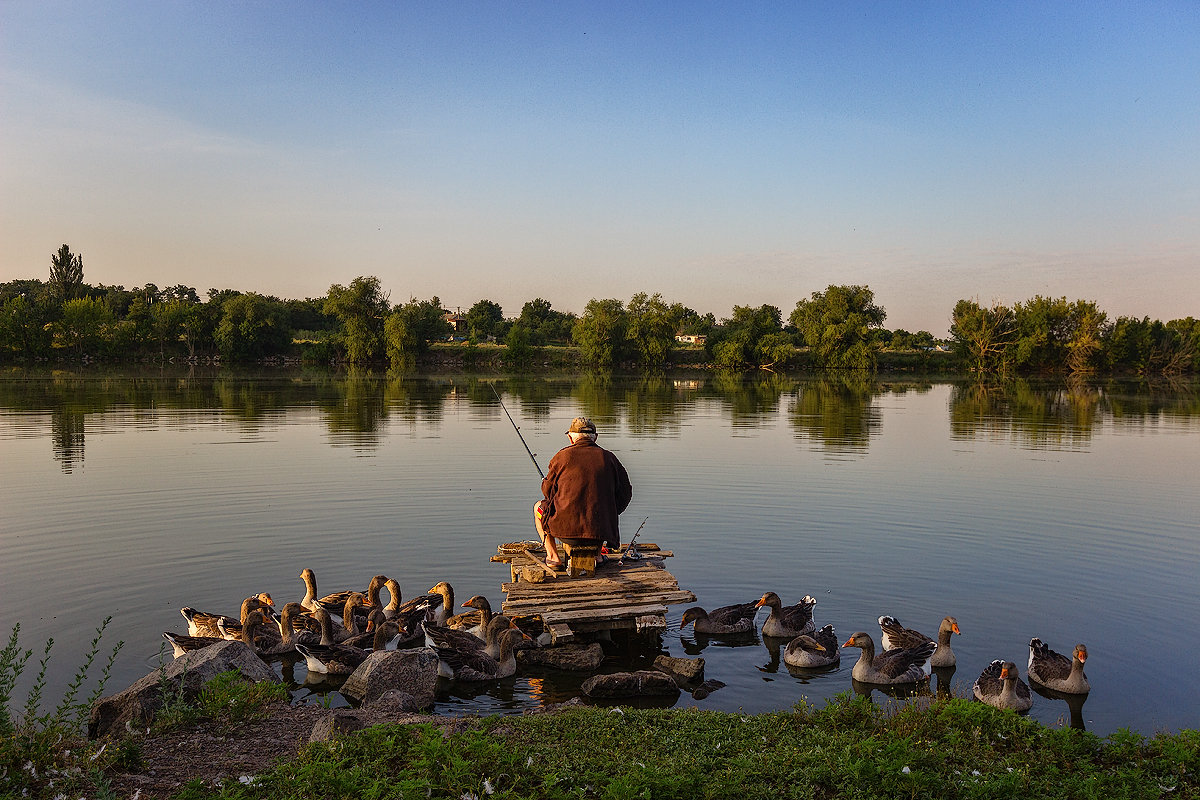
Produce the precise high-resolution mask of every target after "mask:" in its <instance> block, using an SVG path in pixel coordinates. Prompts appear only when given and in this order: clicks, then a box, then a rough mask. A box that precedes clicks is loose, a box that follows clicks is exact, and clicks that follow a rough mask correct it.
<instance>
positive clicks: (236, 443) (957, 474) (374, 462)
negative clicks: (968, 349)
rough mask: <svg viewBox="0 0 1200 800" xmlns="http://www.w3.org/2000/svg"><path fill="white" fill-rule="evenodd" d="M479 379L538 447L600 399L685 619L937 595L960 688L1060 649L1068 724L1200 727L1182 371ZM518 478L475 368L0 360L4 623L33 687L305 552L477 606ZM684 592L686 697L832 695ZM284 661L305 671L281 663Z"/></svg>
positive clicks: (873, 613) (1039, 711)
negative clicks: (1081, 649) (1066, 655)
mask: <svg viewBox="0 0 1200 800" xmlns="http://www.w3.org/2000/svg"><path fill="white" fill-rule="evenodd" d="M495 382H496V384H497V386H498V388H499V389H500V391H501V392H502V393H503V395H504V398H505V403H506V405H507V406H508V408H509V410H510V412H511V413H512V414H513V415H514V417H515V418H516V419H517V421H518V424H520V425H521V426H522V432H523V434H524V435H525V437H526V439H527V440H528V442H529V445H530V447H531V448H532V449H533V451H534V452H535V453H537V454H538V460H539V462H540V463H542V464H543V465H544V464H545V463H546V462H547V461H548V459H549V457H550V455H552V454H553V452H554V451H555V450H556V449H558V448H559V447H560V446H562V445H563V444H564V443H565V437H564V436H563V434H562V431H564V430H565V429H566V425H567V422H568V421H569V420H570V419H571V418H572V417H574V416H577V415H580V414H583V415H587V416H591V417H592V418H593V419H595V420H596V422H597V424H598V426H599V428H600V430H601V434H602V438H601V443H602V444H604V445H605V446H606V447H608V448H610V449H612V450H615V451H616V452H617V453H618V454H619V455H620V457H621V459H622V461H623V462H624V463H625V465H626V467H627V468H628V469H629V472H630V474H631V477H632V479H633V482H634V500H633V503H632V505H631V506H630V508H629V510H628V511H627V512H626V514H625V516H624V518H623V519H624V524H625V527H626V531H627V532H632V530H633V529H634V528H636V527H637V525H638V524H639V523H640V522H641V521H642V520H643V519H645V518H648V521H647V522H646V525H645V529H644V531H643V537H644V538H645V539H646V540H649V541H654V542H657V543H659V544H660V545H662V546H663V547H666V548H670V549H672V550H674V551H675V553H676V554H677V555H676V557H675V558H674V559H672V560H670V561H669V562H668V567H669V568H670V569H671V570H672V571H673V572H674V573H675V574H676V576H677V577H678V578H679V581H680V584H681V585H682V586H684V587H687V588H690V589H692V590H693V591H694V592H695V593H696V595H697V597H698V598H699V603H700V604H701V605H703V606H705V607H707V608H712V607H715V606H720V605H725V604H728V603H734V602H747V601H753V600H755V599H757V598H758V597H759V596H761V595H762V593H763V592H764V591H766V590H772V591H775V592H778V593H779V594H780V595H781V596H782V597H783V598H784V601H785V602H795V601H796V600H798V599H799V598H800V597H801V596H802V595H803V594H806V593H807V594H812V595H814V596H815V597H817V598H818V600H819V605H818V606H817V612H816V616H817V620H818V624H824V623H827V622H831V623H833V624H834V626H835V627H836V629H837V633H838V635H839V637H840V638H841V639H842V640H843V641H844V640H845V639H846V638H848V637H849V635H850V634H851V633H853V632H855V631H858V630H865V631H868V632H869V633H871V634H872V635H873V636H875V637H876V639H878V627H877V625H876V624H875V620H876V618H877V617H878V616H879V615H880V614H885V613H886V614H892V615H894V616H896V617H898V618H899V619H900V620H901V621H902V622H904V623H905V624H908V625H910V626H912V627H916V628H919V629H922V630H925V631H926V632H928V633H932V632H933V631H934V630H935V629H936V627H937V623H938V621H939V620H940V619H941V618H942V617H943V616H945V615H947V614H952V615H954V616H956V617H957V618H958V620H959V622H960V625H961V626H962V630H963V635H962V636H960V637H956V639H955V642H954V649H955V652H956V653H957V654H958V662H959V668H958V671H957V673H956V674H955V675H954V676H953V678H952V681H953V683H954V684H955V685H957V686H959V688H962V689H965V690H967V691H969V687H970V685H971V683H972V682H973V681H974V679H975V678H976V677H977V676H978V674H979V672H980V670H981V669H982V668H983V667H984V666H986V665H987V663H988V662H990V661H991V660H992V659H995V658H1003V659H1011V660H1013V661H1016V662H1017V663H1018V664H1019V665H1021V672H1022V675H1024V671H1025V670H1024V665H1025V662H1026V660H1027V656H1028V642H1029V639H1030V637H1031V636H1040V637H1041V638H1042V639H1044V640H1045V641H1047V642H1048V643H1049V644H1050V645H1051V646H1052V647H1054V648H1055V649H1057V650H1059V651H1066V652H1069V651H1070V649H1071V647H1072V646H1073V645H1074V644H1075V643H1076V642H1084V643H1086V644H1087V645H1088V650H1089V653H1090V655H1091V658H1090V659H1089V661H1088V666H1087V673H1088V676H1089V678H1090V680H1091V682H1092V685H1093V691H1092V693H1091V696H1090V697H1089V698H1088V699H1087V701H1086V703H1085V704H1084V705H1083V706H1082V708H1076V709H1074V711H1075V713H1076V717H1077V720H1081V721H1082V722H1084V723H1085V724H1086V726H1087V727H1088V729H1090V730H1093V731H1095V732H1097V733H1100V734H1106V733H1109V732H1111V731H1113V730H1115V729H1117V728H1120V727H1130V728H1134V729H1136V730H1139V731H1141V732H1144V733H1148V734H1149V733H1153V732H1154V731H1156V730H1159V729H1177V728H1180V727H1188V728H1195V727H1200V693H1197V692H1196V687H1195V676H1194V674H1193V673H1194V668H1193V665H1194V664H1195V663H1196V662H1197V659H1198V658H1200V629H1198V626H1197V625H1196V622H1195V620H1196V619H1197V612H1198V611H1200V608H1198V607H1197V606H1198V603H1197V599H1198V593H1197V589H1196V584H1197V580H1196V576H1197V575H1200V524H1198V523H1197V520H1200V492H1198V491H1197V485H1198V484H1197V475H1198V474H1200V387H1198V386H1197V385H1196V384H1195V383H1194V382H1193V383H1184V384H1174V385H1168V386H1147V385H1144V384H1132V383H1130V384H1123V383H1102V384H1095V385H1076V386H1072V387H1068V386H1065V385H1031V384H1024V383H1020V384H1012V385H1005V386H995V385H993V386H988V387H982V386H976V385H971V384H964V383H928V382H918V381H913V380H911V379H896V380H886V379H878V380H868V381H858V382H855V381H820V380H794V379H787V378H782V377H767V378H760V379H752V380H738V379H724V378H719V377H713V376H708V375H705V376H700V377H681V378H671V377H668V378H661V379H653V380H647V379H628V380H626V379H611V380H603V379H594V378H584V379H575V378H564V379H549V378H500V379H496V381H495ZM538 483H539V480H538V476H537V473H536V472H535V470H534V467H533V465H532V464H531V463H530V461H529V458H528V456H527V455H526V453H525V451H524V450H523V449H522V447H521V444H520V442H519V441H518V439H517V437H516V435H515V434H514V432H513V429H512V427H511V426H510V424H509V422H508V420H507V419H506V418H505V417H504V415H503V412H502V411H501V409H500V406H499V404H498V403H497V401H496V397H495V395H494V394H493V391H492V388H491V386H490V385H489V384H488V383H487V382H485V381H483V380H477V379H475V378H472V377H469V376H428V377H414V378H406V379H401V380H388V379H384V378H375V377H370V376H366V377H346V376H329V375H323V374H300V373H296V374H290V373H289V374H277V375H271V376H255V377H237V376H228V375H220V376H214V375H203V374H197V373H181V374H168V375H160V374H157V373H156V374H154V375H140V376H110V375H106V374H103V373H99V374H93V373H62V374H55V375H46V374H38V375H34V374H31V373H26V372H22V371H9V372H6V373H4V374H3V376H2V377H0V626H2V628H3V633H5V634H7V632H8V631H10V630H11V629H12V626H13V624H14V623H16V622H18V621H19V622H20V624H21V642H22V644H23V645H24V646H25V647H30V648H33V649H35V651H36V653H37V655H36V656H35V660H36V657H37V656H40V651H41V648H42V644H43V643H44V642H45V640H46V638H47V637H53V638H54V640H55V645H54V651H53V652H54V656H53V658H52V659H51V669H50V687H49V689H48V692H47V693H48V696H49V697H50V698H52V700H51V703H50V705H53V701H54V700H56V699H57V696H58V693H61V688H62V687H63V686H65V684H66V682H67V681H68V680H69V679H70V677H71V674H72V673H73V672H74V669H75V667H76V666H77V665H78V664H79V662H80V660H81V656H82V653H83V652H84V651H85V650H86V646H87V643H88V641H89V640H90V639H91V637H92V633H93V631H94V629H95V628H96V626H97V625H98V624H99V623H100V621H101V620H102V619H103V618H104V617H105V616H107V615H110V614H111V615H112V617H113V621H112V623H111V624H110V626H109V629H108V632H107V634H106V636H105V643H106V644H108V645H110V646H111V644H114V643H115V642H116V641H117V640H124V641H125V648H124V650H123V651H122V652H121V654H120V656H119V658H118V660H117V664H116V667H115V669H114V676H113V679H112V683H111V684H110V686H109V688H110V690H114V689H118V688H122V687H124V686H125V685H127V684H128V683H131V682H132V681H133V680H135V679H137V678H139V677H141V676H142V675H143V674H145V673H146V672H148V671H149V670H151V669H152V668H154V666H155V665H156V664H157V660H158V657H159V655H158V654H159V645H160V643H161V642H162V639H161V633H162V631H164V630H184V621H183V619H182V617H181V616H180V615H179V608H180V607H181V606H184V605H191V606H195V607H197V608H201V609H206V610H218V611H228V612H229V613H235V612H236V610H237V607H238V605H239V603H240V600H241V598H242V597H244V596H246V595H248V594H251V593H253V592H258V591H269V592H271V593H272V594H273V595H274V597H275V598H276V601H277V602H278V603H280V605H281V604H282V601H287V600H291V599H299V598H300V596H301V595H302V594H303V585H302V583H301V581H300V579H299V577H298V576H299V573H300V570H301V569H302V568H304V567H312V568H313V569H314V570H315V571H316V573H317V577H318V582H319V588H321V589H323V590H329V591H332V590H334V589H338V588H342V587H345V586H357V587H361V586H363V585H365V584H366V582H367V580H368V579H369V578H370V576H372V575H374V574H376V573H379V572H384V573H386V574H388V575H391V576H393V577H396V578H397V579H398V580H399V581H400V583H401V586H402V587H403V590H404V593H405V595H406V596H408V595H412V594H416V593H420V592H423V591H425V590H426V589H428V588H429V587H430V586H432V585H433V584H434V583H436V582H437V581H439V580H443V579H445V580H449V581H450V582H451V583H452V584H453V585H454V587H455V589H456V592H457V595H458V599H459V600H460V601H461V600H462V599H465V598H467V597H469V596H470V595H472V594H485V595H487V596H488V597H489V599H491V601H492V603H493V605H494V606H497V607H498V606H499V604H500V602H501V600H502V595H501V593H500V584H501V582H502V581H504V580H506V579H507V568H506V567H505V566H503V565H498V564H492V563H490V562H489V561H488V558H489V556H491V555H492V554H493V553H494V552H495V547H496V544H497V543H500V542H508V541H516V540H520V539H525V538H529V536H530V535H531V524H530V520H529V508H530V505H531V504H532V502H533V500H534V499H536V498H537V496H538ZM684 608H685V607H684V606H674V607H672V608H671V610H670V613H669V615H668V625H669V630H668V632H667V633H666V634H665V635H664V636H663V641H662V648H663V651H665V652H669V653H671V654H673V655H702V656H703V657H704V658H705V659H706V662H707V675H708V677H710V678H718V679H720V680H722V681H724V682H725V683H726V684H728V685H727V687H726V688H724V689H721V690H720V691H718V692H715V693H714V694H712V695H711V696H710V697H709V698H708V699H706V700H704V701H700V702H697V701H693V700H691V698H690V697H688V696H686V695H685V696H684V697H683V699H682V700H680V702H679V705H681V706H682V705H700V706H702V707H705V708H716V709H726V710H734V709H744V710H746V711H750V712H755V711H764V710H772V709H786V708H789V707H791V706H792V704H793V703H795V702H796V701H797V700H799V699H801V698H807V699H808V700H810V701H815V702H818V703H820V702H821V701H823V699H824V698H828V697H831V696H833V695H835V694H837V693H839V692H844V691H847V690H850V689H851V679H850V668H851V666H852V665H853V656H857V653H858V651H857V650H853V651H852V650H846V651H844V656H843V657H844V659H845V660H844V661H843V665H842V666H841V667H840V668H838V669H835V670H833V671H830V672H826V673H822V674H818V675H793V674H791V673H790V672H789V671H788V670H787V668H786V667H785V666H783V665H781V664H780V663H779V662H778V654H777V653H772V652H771V651H770V650H769V649H768V648H767V647H765V646H764V644H763V643H761V642H759V641H754V640H751V641H750V642H748V643H743V644H741V645H740V646H732V644H731V643H730V642H720V641H708V640H705V639H700V640H697V639H696V637H695V636H694V635H693V634H692V633H691V632H690V629H689V631H688V632H687V633H685V634H684V635H682V636H681V635H680V633H679V631H678V630H677V628H678V622H679V619H680V617H681V615H682V612H683V610H684ZM651 655H653V654H651ZM635 665H636V662H635ZM609 666H610V668H612V669H616V668H618V667H620V666H624V664H623V663H622V662H620V661H619V660H618V659H616V658H614V659H613V660H612V663H611V664H610V665H609ZM280 669H281V671H282V672H283V673H284V675H285V677H288V678H293V679H297V680H298V681H299V682H303V680H304V675H303V672H304V670H303V667H302V666H301V668H300V670H299V674H294V671H293V669H292V667H291V665H290V664H281V665H280ZM35 671H36V669H31V670H30V672H35ZM31 677H32V675H31V674H26V675H25V676H24V679H23V681H22V686H21V687H19V688H20V691H27V690H28V684H29V680H30V678H31ZM578 681H579V679H578V678H572V677H570V676H560V675H553V674H539V675H521V676H518V677H516V678H515V679H511V680H509V681H504V682H500V683H497V684H492V685H487V686H483V687H476V688H473V689H469V690H468V689H453V690H451V691H449V692H447V694H445V695H444V697H443V698H442V700H441V701H440V702H439V705H438V710H439V711H442V712H446V713H494V712H509V711H513V710H520V709H523V708H527V707H529V706H531V705H536V704H539V703H543V702H547V701H551V700H561V699H565V698H566V697H569V696H570V695H571V694H572V693H573V692H574V690H575V689H576V688H577V686H578ZM316 688H317V689H319V688H320V687H316ZM310 691H312V690H310V689H305V688H302V687H301V688H298V689H297V691H296V695H297V697H299V698H303V697H306V696H308V695H309V693H310ZM876 696H877V697H878V696H879V695H878V694H877V695H876ZM20 699H21V697H20V692H19V693H18V700H20ZM335 699H336V698H335ZM883 699H886V698H883ZM1031 713H1032V716H1034V717H1035V718H1037V719H1038V720H1041V721H1042V722H1044V723H1046V724H1051V725H1054V724H1067V723H1068V722H1069V721H1070V718H1071V714H1072V709H1070V708H1068V705H1067V703H1066V702H1065V701H1063V700H1060V699H1052V698H1046V697H1041V696H1035V705H1034V708H1033V711H1032V712H1031Z"/></svg>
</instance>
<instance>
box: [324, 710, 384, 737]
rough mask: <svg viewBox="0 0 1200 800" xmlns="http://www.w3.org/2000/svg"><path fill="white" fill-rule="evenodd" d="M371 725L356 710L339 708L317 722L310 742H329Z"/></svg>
mask: <svg viewBox="0 0 1200 800" xmlns="http://www.w3.org/2000/svg"><path fill="white" fill-rule="evenodd" d="M371 725H372V722H370V721H369V720H368V719H367V718H366V716H365V715H361V714H359V712H357V711H355V710H354V709H351V708H339V709H336V710H334V711H331V712H329V713H328V714H326V715H325V716H323V717H321V718H320V719H319V720H317V724H316V725H313V729H312V733H310V734H309V735H308V740H309V741H310V742H327V741H329V740H330V739H332V738H333V737H335V736H341V735H343V734H347V733H354V732H356V731H361V730H362V729H364V728H369V727H371Z"/></svg>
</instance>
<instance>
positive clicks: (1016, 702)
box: [971, 659, 1033, 713]
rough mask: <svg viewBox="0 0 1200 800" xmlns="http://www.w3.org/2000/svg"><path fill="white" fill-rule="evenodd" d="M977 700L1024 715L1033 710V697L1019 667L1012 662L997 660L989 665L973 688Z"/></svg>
mask: <svg viewBox="0 0 1200 800" xmlns="http://www.w3.org/2000/svg"><path fill="white" fill-rule="evenodd" d="M971 691H973V692H974V693H975V699H976V700H981V701H982V702H984V703H987V704H988V705H989V706H995V707H996V708H1004V709H1010V710H1012V711H1017V712H1020V713H1024V712H1026V711H1028V710H1029V709H1031V708H1033V695H1032V694H1030V692H1029V687H1028V686H1026V685H1025V681H1023V680H1021V676H1020V675H1018V674H1017V665H1016V664H1014V663H1013V662H1011V661H1000V660H999V659H997V660H996V661H993V662H992V663H991V664H988V665H987V666H986V667H985V668H984V670H983V672H981V673H980V674H979V679H978V680H976V681H975V685H974V686H973V687H972V688H971Z"/></svg>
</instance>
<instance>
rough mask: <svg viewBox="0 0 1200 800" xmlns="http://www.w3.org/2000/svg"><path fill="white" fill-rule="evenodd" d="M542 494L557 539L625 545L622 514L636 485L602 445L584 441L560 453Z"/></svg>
mask: <svg viewBox="0 0 1200 800" xmlns="http://www.w3.org/2000/svg"><path fill="white" fill-rule="evenodd" d="M542 494H543V495H544V496H545V498H546V499H547V500H548V501H549V506H550V512H549V514H547V515H546V517H545V518H544V519H543V521H542V524H544V525H545V526H546V528H547V530H549V532H550V534H551V535H552V536H554V537H556V538H559V539H595V540H597V541H604V542H608V544H609V546H610V547H613V548H615V547H618V546H619V545H620V543H621V531H620V528H619V527H618V525H617V515H618V514H620V513H621V512H622V511H624V510H625V509H626V508H627V507H628V506H629V501H630V500H631V499H633V486H632V484H630V483H629V474H628V473H626V472H625V467H623V466H621V462H620V461H618V460H617V457H616V456H615V455H613V454H612V453H610V452H608V451H607V450H605V449H604V448H603V447H600V446H599V445H598V444H596V443H595V442H593V441H591V440H590V439H586V438H585V439H580V440H579V441H578V442H575V443H574V444H572V445H569V446H567V447H564V448H563V449H562V450H559V451H558V452H557V453H555V454H554V458H552V459H550V466H549V467H548V468H547V470H546V478H545V480H543V481H542Z"/></svg>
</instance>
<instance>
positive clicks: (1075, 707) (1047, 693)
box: [1029, 681, 1089, 731]
mask: <svg viewBox="0 0 1200 800" xmlns="http://www.w3.org/2000/svg"><path fill="white" fill-rule="evenodd" d="M1029 688H1030V689H1032V690H1033V691H1034V692H1036V693H1037V694H1040V695H1041V696H1042V697H1045V698H1046V699H1047V700H1062V701H1063V702H1065V703H1066V704H1067V711H1068V712H1069V714H1070V726H1071V727H1072V728H1074V729H1075V730H1080V731H1086V730H1087V726H1086V725H1084V722H1083V704H1084V703H1086V702H1087V699H1088V697H1089V695H1087V694H1067V693H1066V692H1058V691H1055V690H1054V689H1047V688H1046V687H1045V686H1041V685H1039V684H1037V683H1034V682H1033V681H1030V682H1029ZM1059 721H1060V722H1061V721H1062V717H1059Z"/></svg>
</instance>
